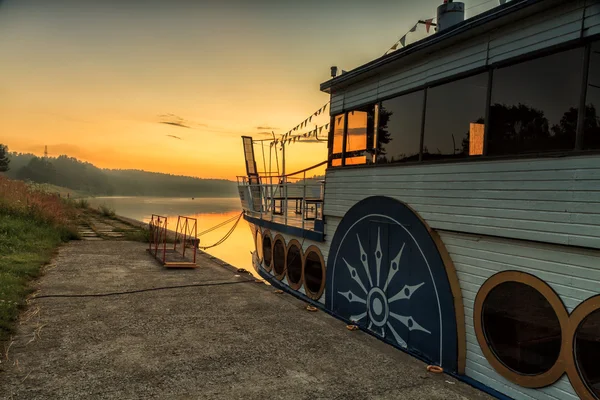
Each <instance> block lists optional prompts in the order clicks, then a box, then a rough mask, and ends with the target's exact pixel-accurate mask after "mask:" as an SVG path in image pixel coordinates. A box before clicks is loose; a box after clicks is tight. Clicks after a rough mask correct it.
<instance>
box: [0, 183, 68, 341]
mask: <svg viewBox="0 0 600 400" xmlns="http://www.w3.org/2000/svg"><path fill="white" fill-rule="evenodd" d="M75 219H76V209H75V207H74V206H73V205H72V204H70V203H67V202H65V201H64V200H62V199H61V198H59V197H58V196H56V195H55V194H50V193H47V192H46V191H44V190H41V189H40V188H39V187H35V186H34V187H32V186H28V185H27V184H25V183H24V182H19V181H12V180H9V179H6V178H4V177H1V176H0V340H5V339H7V338H8V337H9V335H10V334H11V333H12V332H13V325H14V322H15V320H16V319H17V317H18V315H19V311H20V309H21V308H22V307H23V306H24V305H25V298H26V296H27V295H28V294H29V293H30V291H31V288H30V286H29V283H30V281H31V279H34V278H36V277H38V276H39V275H40V271H41V267H42V265H44V264H46V263H48V262H49V261H50V259H51V257H52V254H53V253H54V251H55V250H56V248H57V247H58V246H59V245H60V243H62V242H65V241H68V240H70V239H74V238H76V237H77V234H76V230H75V228H74V227H73V223H74V221H75Z"/></svg>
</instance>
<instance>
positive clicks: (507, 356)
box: [481, 281, 562, 375]
mask: <svg viewBox="0 0 600 400" xmlns="http://www.w3.org/2000/svg"><path fill="white" fill-rule="evenodd" d="M524 304H527V307H523V305H524ZM481 318H482V329H483V333H484V335H485V338H486V341H487V343H488V345H489V347H490V348H491V350H492V352H493V353H494V355H495V356H496V358H498V360H499V361H500V362H501V363H502V364H504V365H505V366H506V367H508V368H509V369H511V370H513V371H515V372H517V373H519V374H522V375H539V374H543V373H544V372H547V371H549V370H550V369H551V368H552V367H553V366H554V364H555V363H556V361H557V360H558V357H559V354H560V350H561V341H562V339H561V337H562V335H561V326H560V322H559V319H558V316H557V314H556V312H555V311H554V309H553V308H552V305H551V304H550V302H549V301H548V300H547V299H546V298H545V297H544V295H543V294H542V293H540V292H539V291H538V290H537V289H535V288H533V287H532V286H530V285H527V284H525V283H521V282H514V281H507V282H503V283H500V284H499V285H497V286H495V287H494V288H493V289H492V290H491V291H490V292H489V293H488V295H487V297H486V298H485V300H484V301H483V307H482V315H481Z"/></svg>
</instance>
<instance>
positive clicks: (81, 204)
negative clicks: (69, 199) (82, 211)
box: [75, 199, 90, 208]
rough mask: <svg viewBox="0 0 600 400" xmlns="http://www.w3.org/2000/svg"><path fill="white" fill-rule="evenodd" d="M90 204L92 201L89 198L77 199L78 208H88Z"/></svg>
mask: <svg viewBox="0 0 600 400" xmlns="http://www.w3.org/2000/svg"><path fill="white" fill-rule="evenodd" d="M89 206H90V202H89V201H88V199H78V200H75V207H77V208H88V207H89Z"/></svg>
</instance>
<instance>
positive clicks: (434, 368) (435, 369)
mask: <svg viewBox="0 0 600 400" xmlns="http://www.w3.org/2000/svg"><path fill="white" fill-rule="evenodd" d="M427 371H428V372H433V373H434V374H441V373H442V372H444V368H442V367H439V366H437V365H428V366H427Z"/></svg>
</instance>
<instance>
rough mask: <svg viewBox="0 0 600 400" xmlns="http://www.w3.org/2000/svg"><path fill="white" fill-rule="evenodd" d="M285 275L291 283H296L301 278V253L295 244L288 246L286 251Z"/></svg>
mask: <svg viewBox="0 0 600 400" xmlns="http://www.w3.org/2000/svg"><path fill="white" fill-rule="evenodd" d="M286 265H287V276H288V279H289V280H290V282H291V283H298V282H300V279H301V278H302V253H301V252H300V248H299V247H298V246H296V245H292V246H290V248H289V250H288V253H287V262H286Z"/></svg>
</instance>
